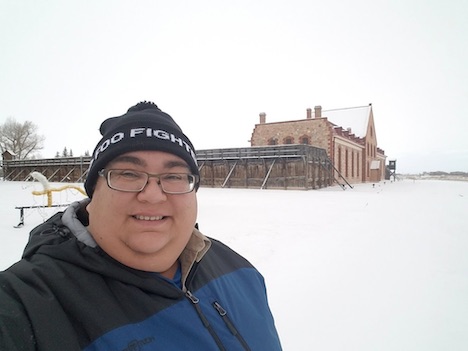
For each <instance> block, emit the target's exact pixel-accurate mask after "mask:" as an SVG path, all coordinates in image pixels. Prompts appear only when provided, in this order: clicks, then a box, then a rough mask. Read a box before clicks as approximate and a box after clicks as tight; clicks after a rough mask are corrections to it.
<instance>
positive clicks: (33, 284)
mask: <svg viewBox="0 0 468 351" xmlns="http://www.w3.org/2000/svg"><path fill="white" fill-rule="evenodd" d="M72 207H73V206H72ZM78 207H79V206H75V209H73V208H69V209H67V211H66V212H65V213H67V212H70V211H73V213H75V212H76V214H77V215H76V218H80V216H82V215H80V214H79V210H77V209H78ZM81 207H83V206H81ZM63 217H64V215H63V213H58V214H56V215H54V216H53V217H51V218H50V219H49V220H48V221H46V222H45V223H43V224H41V225H40V226H38V227H37V228H35V229H34V230H33V231H32V232H31V236H30V240H29V242H28V245H27V246H26V249H25V252H24V254H23V258H22V260H21V261H19V262H18V263H16V264H15V265H13V266H12V267H10V268H9V269H7V270H6V271H4V272H1V273H0V350H25V351H30V350H38V351H59V350H60V351H74V350H85V351H98V350H106V351H108V350H112V351H114V350H115V351H145V350H148V351H149V350H164V351H172V350H178V351H180V350H203V351H209V350H229V351H230V350H261V351H275V350H281V346H280V342H279V338H278V335H277V332H276V329H275V326H274V321H273V317H272V315H271V312H270V309H269V307H268V302H267V296H266V291H265V284H264V280H263V277H262V276H261V275H260V273H259V272H258V271H257V270H256V269H255V268H254V267H253V266H252V265H251V264H250V263H249V262H248V261H247V260H245V259H244V258H242V257H241V256H239V255H238V254H237V253H235V252H234V251H232V250H231V249H229V248H228V247H227V246H225V245H223V244H222V243H221V242H219V241H217V240H214V239H207V238H206V237H204V236H203V235H202V234H201V233H200V232H198V230H196V229H195V230H194V233H193V234H192V237H193V238H194V239H193V241H194V242H197V241H200V238H201V240H205V241H209V243H210V244H209V246H205V250H202V251H200V252H198V253H197V254H196V255H192V256H193V258H191V259H190V260H191V261H190V262H189V264H188V265H186V267H188V268H187V269H185V272H183V276H182V278H181V281H182V282H181V284H182V285H181V286H177V284H174V283H173V282H171V281H168V280H167V279H165V278H163V277H161V276H159V275H158V274H155V273H151V272H144V271H138V270H135V269H132V268H129V267H126V266H124V265H122V264H120V263H119V262H117V261H115V260H113V259H112V258H111V257H109V256H108V255H107V254H106V253H105V252H104V251H102V250H101V249H100V248H99V247H98V246H97V245H92V244H90V243H89V242H86V240H79V239H78V238H79V237H80V235H82V234H83V233H78V234H79V235H78V234H77V231H76V230H74V229H73V228H72V229H70V226H66V225H65V224H64V221H63ZM81 222H86V219H81ZM85 224H86V223H85ZM72 227H73V226H72ZM83 228H84V226H83ZM191 241H192V239H191ZM184 252H185V251H184ZM183 255H186V253H183ZM188 256H190V255H188ZM182 259H183V258H182ZM186 260H187V259H185V261H186ZM182 271H184V269H182Z"/></svg>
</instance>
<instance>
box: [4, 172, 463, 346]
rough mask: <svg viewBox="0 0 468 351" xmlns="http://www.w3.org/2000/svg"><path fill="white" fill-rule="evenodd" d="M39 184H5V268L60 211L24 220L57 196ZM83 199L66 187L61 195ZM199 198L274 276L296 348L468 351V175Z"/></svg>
mask: <svg viewBox="0 0 468 351" xmlns="http://www.w3.org/2000/svg"><path fill="white" fill-rule="evenodd" d="M80 185H81V184H80ZM54 186H57V187H58V186H63V184H52V187H54ZM33 190H42V187H41V185H40V183H38V182H34V183H31V182H30V183H22V182H3V181H0V191H1V193H2V197H1V200H0V201H1V203H2V206H1V208H0V218H1V224H0V226H1V232H0V235H1V243H2V247H1V249H0V250H1V255H0V269H5V268H7V267H8V266H9V265H11V264H12V263H14V262H15V261H17V260H18V259H19V258H20V256H21V252H22V250H23V247H24V245H25V244H26V241H27V239H28V233H29V231H30V230H31V229H32V228H33V227H34V226H36V225H37V224H39V223H41V222H42V221H43V220H44V219H46V218H48V217H49V216H50V215H51V214H52V213H53V212H55V211H57V209H56V208H52V209H41V210H37V209H33V210H26V211H25V226H24V227H23V228H19V229H15V228H13V226H14V225H16V224H18V222H19V210H17V209H15V206H25V205H42V204H45V203H46V198H45V196H36V195H33V194H32V191H33ZM82 197H83V195H81V194H80V193H79V192H77V191H76V190H65V191H62V192H59V193H54V195H53V201H54V203H69V202H71V201H73V200H75V199H81V198H82ZM198 198H199V226H200V229H201V231H202V232H203V233H205V234H206V235H209V236H213V237H216V238H218V239H220V240H222V241H224V242H225V243H227V244H228V245H230V246H231V247H232V248H234V249H235V250H237V251H238V252H240V253H241V254H243V255H244V256H246V257H247V258H248V259H249V260H250V261H251V262H252V263H253V264H255V265H256V266H257V268H258V269H259V270H260V271H261V272H262V273H263V275H264V276H265V278H266V282H267V287H268V293H269V300H270V305H271V308H272V311H273V314H274V315H275V319H276V324H277V328H278V331H279V333H280V337H281V339H282V343H283V347H284V349H285V350H287V351H289V350H290V351H311V350H319V351H331V350H333V351H344V350H346V351H353V350H356V351H358V350H359V351H367V350H368V351H376V350H378V351H386V350H392V351H406V350H407V351H415V350H421V351H434V350H440V351H447V350H450V351H462V350H463V351H465V350H468V182H455V181H452V182H451V181H430V180H417V181H413V180H403V181H398V182H396V183H390V182H385V183H384V182H382V183H379V184H376V185H375V187H373V186H372V184H360V185H357V186H356V187H355V188H354V189H347V190H346V191H343V190H342V189H341V188H339V187H331V188H327V189H322V190H316V191H292V190H288V191H284V190H246V189H208V188H201V189H200V190H199V192H198ZM0 303H1V302H0Z"/></svg>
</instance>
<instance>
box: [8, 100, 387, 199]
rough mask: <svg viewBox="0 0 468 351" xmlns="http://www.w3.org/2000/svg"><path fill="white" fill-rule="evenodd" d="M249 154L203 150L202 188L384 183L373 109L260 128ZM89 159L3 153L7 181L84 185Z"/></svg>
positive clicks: (323, 114)
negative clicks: (36, 176)
mask: <svg viewBox="0 0 468 351" xmlns="http://www.w3.org/2000/svg"><path fill="white" fill-rule="evenodd" d="M250 142H251V146H250V147H245V148H228V149H209V150H198V151H197V159H198V164H199V166H198V167H199V171H200V175H201V186H204V187H213V188H218V187H220V188H255V189H305V190H308V189H320V188H323V187H327V186H331V185H333V184H334V183H335V182H336V183H338V184H340V185H341V186H342V188H343V190H345V189H346V187H347V186H349V187H350V188H352V187H353V186H352V184H353V183H361V182H378V181H380V180H383V179H385V175H386V170H388V169H387V168H386V166H385V161H386V156H385V153H384V151H383V150H382V149H380V148H379V147H378V146H377V136H376V132H375V125H374V116H373V112H372V105H371V104H369V105H368V106H361V107H353V108H345V109H338V110H328V111H322V107H321V106H315V109H314V111H313V112H312V109H310V108H309V109H307V115H306V118H305V119H300V120H292V121H284V122H273V123H267V122H266V114H265V113H261V114H260V123H259V124H256V125H255V128H254V130H253V132H252V138H251V141H250ZM90 161H91V157H90V156H84V157H57V158H53V159H50V158H49V159H37V160H31V159H26V160H16V159H15V155H14V154H12V153H10V152H5V153H3V164H2V166H3V167H2V171H3V179H4V180H11V181H32V180H33V177H32V176H31V174H32V172H39V173H41V174H42V175H43V176H44V177H45V178H46V179H47V181H49V182H83V181H84V179H86V174H87V171H88V167H89V163H90Z"/></svg>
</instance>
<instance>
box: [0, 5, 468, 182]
mask: <svg viewBox="0 0 468 351" xmlns="http://www.w3.org/2000/svg"><path fill="white" fill-rule="evenodd" d="M466 18H468V0H448V1H440V0H424V1H423V0H420V1H418V0H387V1H379V0H356V1H347V0H341V1H339V0H328V1H318V0H317V1H316V0H304V1H300V0H287V1H277V0H236V1H223V0H212V1H209V0H198V1H188V0H183V1H159V0H138V1H130V0H128V1H123V0H95V1H83V0H67V1H63V0H41V1H37V0H0V47H1V54H0V124H2V123H4V121H5V120H6V119H7V118H8V117H12V118H14V119H16V120H17V121H18V122H24V121H32V122H34V123H35V124H36V125H37V126H38V127H39V134H42V135H44V136H45V138H46V139H45V143H44V149H43V150H42V151H41V155H42V157H54V156H55V154H56V153H57V152H60V153H61V152H62V151H63V149H64V147H67V149H69V150H70V149H71V150H72V151H73V154H74V156H79V155H82V154H84V153H85V151H90V152H92V150H93V149H94V147H95V145H96V143H97V142H98V141H99V139H100V135H99V132H98V128H99V125H100V123H101V122H102V120H103V119H105V118H107V117H111V116H116V115H121V114H123V113H125V111H126V110H127V109H128V108H129V107H130V106H132V105H134V104H135V103H137V102H138V101H141V100H152V101H154V102H156V103H157V104H158V106H159V107H160V108H161V109H162V110H163V111H165V112H168V113H169V114H170V115H172V117H174V119H175V120H176V121H177V122H178V124H179V125H180V126H181V127H182V129H183V130H184V132H185V134H187V135H188V136H189V137H190V139H191V140H192V142H193V143H194V145H195V148H196V149H211V148H225V147H246V146H249V145H250V144H249V142H248V141H249V140H250V137H251V135H252V131H253V129H254V127H255V124H256V123H258V121H259V117H258V115H259V113H260V112H265V113H266V114H267V117H266V118H267V122H274V121H283V120H295V119H302V118H305V117H306V109H307V108H313V107H314V106H315V105H321V106H322V108H323V109H324V110H327V109H335V108H345V107H353V106H362V105H367V104H369V103H372V106H373V111H374V118H375V124H376V134H377V141H378V146H379V147H380V148H382V149H383V150H385V153H386V155H387V156H388V158H389V159H396V160H397V172H413V173H419V172H423V171H436V170H445V171H457V170H459V171H468V138H467V136H466V133H467V131H468V123H467V122H466V119H467V118H468V104H467V98H468V64H467V63H468V39H467V38H468V21H467V20H466Z"/></svg>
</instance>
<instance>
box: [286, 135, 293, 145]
mask: <svg viewBox="0 0 468 351" xmlns="http://www.w3.org/2000/svg"><path fill="white" fill-rule="evenodd" d="M283 144H294V138H293V137H286V138H284V139H283Z"/></svg>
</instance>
